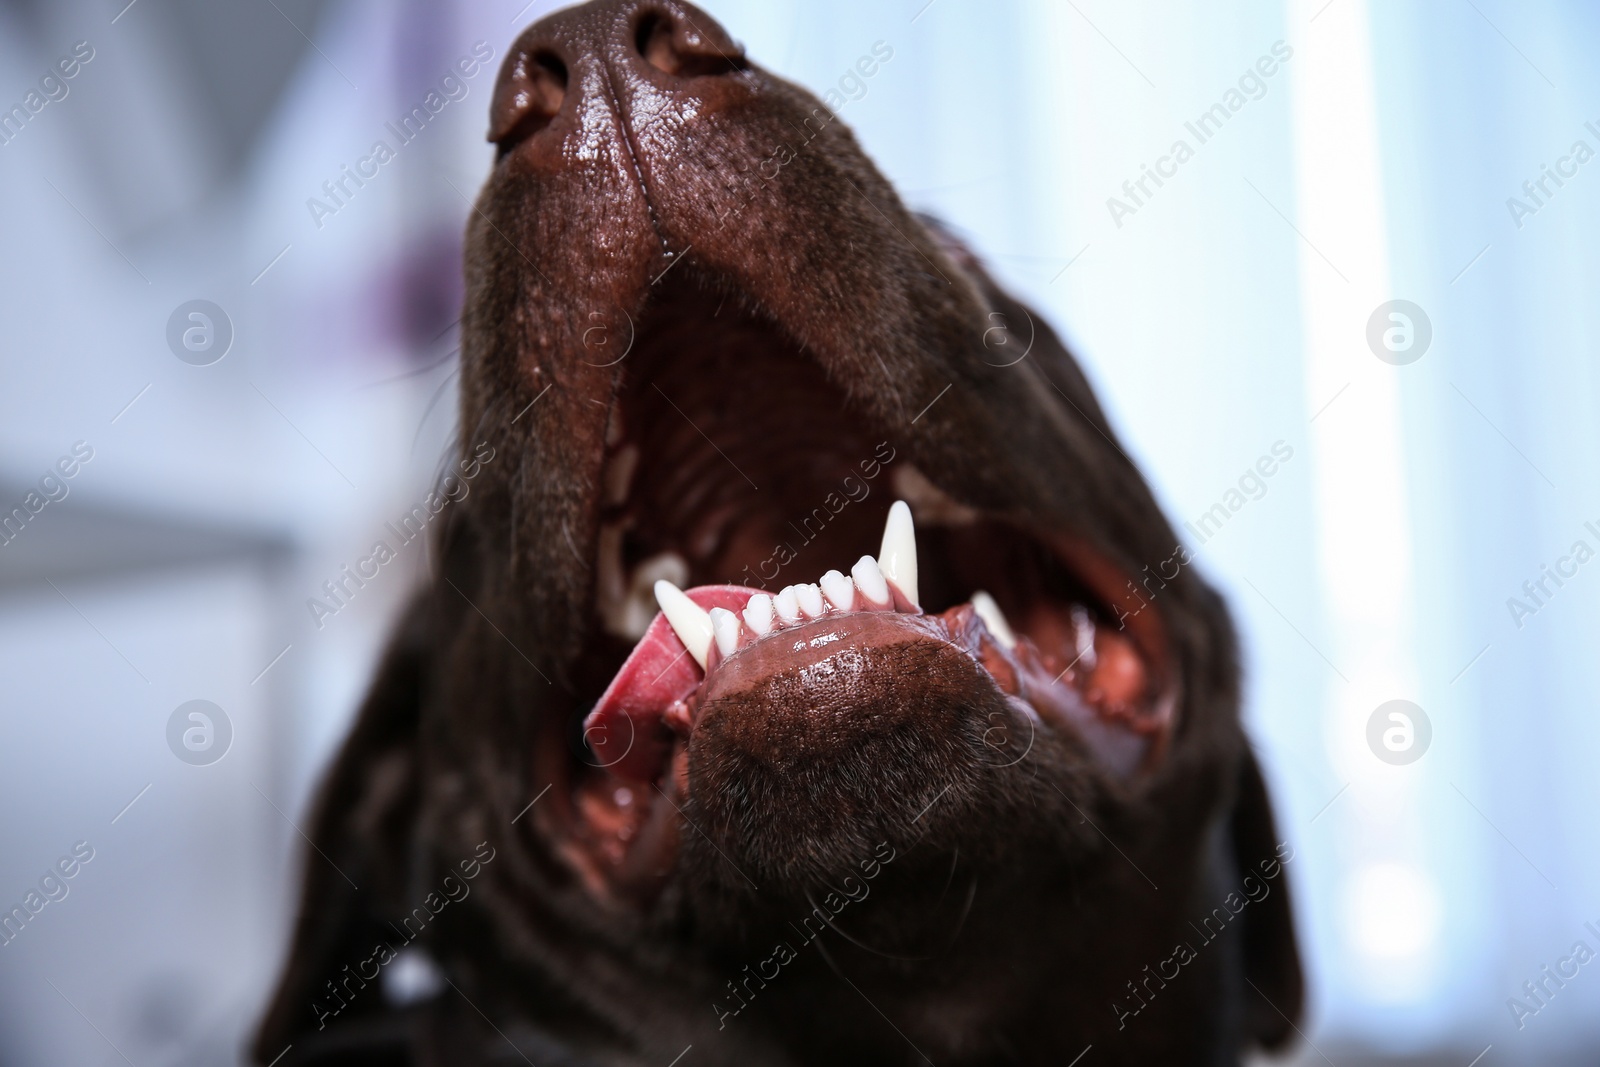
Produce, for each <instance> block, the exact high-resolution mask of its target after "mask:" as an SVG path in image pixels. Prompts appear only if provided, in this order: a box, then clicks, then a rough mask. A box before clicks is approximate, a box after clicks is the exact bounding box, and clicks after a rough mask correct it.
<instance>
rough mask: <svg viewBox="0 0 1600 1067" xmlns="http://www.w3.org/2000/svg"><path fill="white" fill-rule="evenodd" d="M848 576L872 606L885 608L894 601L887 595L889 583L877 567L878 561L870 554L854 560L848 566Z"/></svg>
mask: <svg viewBox="0 0 1600 1067" xmlns="http://www.w3.org/2000/svg"><path fill="white" fill-rule="evenodd" d="M850 577H852V578H854V579H855V582H856V589H857V591H859V592H860V593H861V596H862V597H863V598H864V599H865V600H866V601H867V602H868V603H869V604H870V605H872V606H873V607H877V608H886V607H889V606H890V605H892V604H893V603H894V601H893V599H892V598H891V597H890V596H889V584H888V583H887V582H885V581H884V580H883V572H882V571H881V570H879V569H878V561H877V560H875V559H873V558H872V557H871V556H862V557H861V558H860V559H858V560H856V565H855V566H854V567H851V568H850Z"/></svg>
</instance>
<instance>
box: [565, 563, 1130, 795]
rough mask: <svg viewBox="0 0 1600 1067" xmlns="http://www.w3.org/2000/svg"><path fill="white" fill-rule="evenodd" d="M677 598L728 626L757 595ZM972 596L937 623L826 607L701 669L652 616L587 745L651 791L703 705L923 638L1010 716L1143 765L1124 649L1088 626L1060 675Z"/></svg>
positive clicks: (1126, 763) (705, 591) (724, 592)
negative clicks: (964, 663) (1078, 736)
mask: <svg viewBox="0 0 1600 1067" xmlns="http://www.w3.org/2000/svg"><path fill="white" fill-rule="evenodd" d="M679 595H681V596H683V597H685V599H686V600H688V601H692V602H693V603H694V604H696V605H699V607H701V608H703V609H707V610H709V611H715V612H722V613H725V614H727V615H729V616H730V617H731V616H732V613H733V612H736V611H739V610H740V609H741V607H742V606H745V605H747V604H748V603H749V601H750V600H751V599H753V598H756V597H759V596H761V595H763V594H761V593H760V592H759V591H758V590H754V589H750V588H747V587H743V586H728V585H724V586H700V587H696V588H693V589H689V590H687V591H686V592H685V593H682V594H679ZM976 599H977V601H978V603H977V604H974V603H972V602H968V603H964V604H959V605H957V606H955V607H953V608H950V609H949V610H947V611H945V612H942V613H939V614H936V615H928V614H924V613H923V612H922V611H921V609H918V608H914V607H912V606H910V605H908V604H907V603H906V602H905V600H904V598H899V599H898V602H897V604H896V605H895V608H898V610H895V609H894V608H889V607H884V606H879V605H873V604H872V603H870V602H863V603H862V604H860V605H859V606H858V609H857V610H845V611H839V610H836V609H831V608H830V609H829V610H828V611H827V612H826V613H823V614H820V615H819V616H818V617H816V618H811V619H805V618H802V619H801V620H800V621H798V622H797V623H794V624H791V625H789V626H787V627H784V628H781V629H774V630H773V631H771V632H770V633H768V634H765V635H759V636H757V635H751V634H749V633H744V634H743V635H742V637H741V639H740V642H739V643H738V645H737V646H736V647H730V648H729V650H728V651H727V652H726V653H724V651H723V649H722V648H721V647H719V645H718V644H717V643H715V642H711V643H710V644H709V646H708V653H707V654H708V659H707V664H706V667H705V668H704V669H702V668H701V667H700V666H699V665H698V663H697V662H696V661H695V658H694V657H692V656H691V655H690V649H689V648H688V646H686V645H685V644H684V642H683V641H682V640H680V639H679V638H678V636H677V633H676V632H675V631H674V628H673V624H672V623H671V622H670V621H669V619H668V617H667V615H666V614H663V615H660V616H658V617H657V618H656V619H655V621H654V622H653V623H652V624H651V626H650V628H649V630H648V631H647V632H646V634H645V636H644V637H643V638H641V639H640V641H639V643H638V645H637V646H635V648H634V651H633V653H632V654H631V655H630V656H629V657H628V659H627V661H626V662H625V663H624V664H623V666H622V668H621V670H619V671H618V672H617V675H616V677H615V678H614V679H613V681H612V683H611V685H610V686H608V687H607V689H606V692H605V693H604V694H603V695H602V696H601V698H600V700H599V701H598V702H597V703H596V705H595V707H594V709H593V710H592V711H591V712H590V713H589V715H588V717H587V719H586V721H585V724H584V736H585V739H586V740H587V741H588V743H589V746H590V750H591V751H592V752H593V753H594V755H595V759H596V762H597V764H598V765H599V766H600V767H602V768H604V769H605V770H607V771H609V772H610V773H611V774H612V775H615V776H616V777H618V778H620V779H624V780H629V781H636V782H654V781H657V780H659V779H660V778H661V776H662V775H663V774H664V773H665V772H666V769H667V767H668V765H669V764H670V763H671V762H672V760H671V757H672V753H673V752H674V751H675V750H677V749H678V748H679V747H680V746H681V745H682V744H683V743H685V742H687V740H688V738H689V737H690V736H691V735H692V733H693V731H694V728H695V725H696V723H697V721H698V717H699V713H700V710H701V707H702V706H703V703H704V701H705V700H706V699H707V698H708V697H712V696H727V695H729V694H730V693H735V692H737V691H739V690H740V689H742V688H749V687H753V686H756V685H759V684H761V683H762V682H763V681H764V680H765V679H766V678H769V677H771V676H773V675H776V674H778V673H780V672H783V671H791V670H799V671H800V672H801V674H802V677H803V678H805V679H806V681H807V684H815V685H817V686H825V685H828V684H829V683H830V680H831V679H830V672H829V671H828V670H827V664H828V662H829V659H830V657H833V656H836V655H840V654H843V653H845V652H846V651H847V650H856V651H860V650H863V649H867V648H869V647H871V646H882V645H888V644H893V643H902V642H904V641H906V640H908V639H910V640H927V641H936V642H941V643H944V644H948V645H952V646H954V647H956V648H958V649H960V650H961V651H962V652H964V653H965V654H967V655H968V656H970V657H971V658H972V659H973V660H974V661H975V662H977V663H978V664H979V665H981V666H982V667H983V668H984V670H985V671H986V672H987V673H988V675H989V677H990V678H991V679H992V680H993V681H994V683H995V685H996V687H997V688H998V689H999V690H1000V691H1001V692H1002V693H1004V694H1005V695H1006V696H1008V697H1011V698H1014V700H1013V703H1014V705H1015V706H1016V708H1017V710H1018V712H1019V714H1022V715H1024V716H1027V717H1029V718H1032V719H1034V720H1035V721H1041V722H1044V723H1046V724H1048V725H1049V726H1052V727H1063V728H1066V729H1069V730H1074V731H1079V732H1084V733H1087V734H1088V736H1087V737H1086V740H1088V741H1089V742H1090V743H1091V745H1093V746H1094V747H1096V749H1097V751H1099V752H1100V754H1101V755H1102V756H1104V757H1106V758H1107V759H1108V760H1109V762H1110V763H1111V764H1112V767H1113V769H1114V770H1116V771H1118V772H1119V773H1123V774H1126V773H1131V772H1132V770H1133V769H1134V768H1135V767H1136V766H1138V764H1139V763H1140V761H1141V760H1142V759H1143V757H1144V755H1145V753H1146V749H1147V741H1148V738H1147V737H1146V736H1145V735H1146V734H1147V733H1148V731H1147V730H1146V729H1143V728H1141V726H1140V724H1138V723H1137V722H1136V717H1135V716H1134V715H1131V714H1130V709H1131V708H1133V707H1134V706H1135V705H1136V703H1137V701H1138V700H1139V699H1140V698H1141V696H1142V692H1143V690H1144V688H1145V686H1146V682H1147V679H1146V677H1145V672H1144V669H1143V666H1142V663H1141V662H1140V661H1139V660H1138V658H1137V653H1135V652H1134V651H1133V649H1132V646H1131V643H1129V642H1128V641H1127V639H1126V638H1124V637H1122V636H1121V635H1118V634H1115V633H1111V632H1105V631H1096V630H1095V629H1094V627H1093V624H1092V623H1087V625H1088V627H1089V629H1088V630H1087V632H1080V635H1079V640H1078V648H1079V650H1080V651H1079V652H1078V654H1077V656H1076V657H1074V658H1072V659H1071V661H1070V662H1068V663H1067V664H1066V665H1065V666H1064V667H1061V668H1060V669H1057V667H1058V660H1059V657H1050V656H1047V655H1045V654H1042V653H1041V652H1040V651H1039V650H1038V648H1037V647H1036V646H1035V645H1034V644H1033V642H1032V641H1031V640H1027V639H1023V640H1021V641H1018V640H1017V639H1016V638H1015V635H1013V634H1010V633H1001V632H1000V631H1001V630H1002V629H1005V630H1009V627H1006V626H1005V625H1004V620H1003V619H999V620H995V619H994V617H993V616H992V615H991V614H990V613H991V610H997V609H994V608H993V605H992V602H990V603H989V604H984V603H983V601H984V599H985V598H983V597H978V598H976ZM1074 615H1075V617H1076V616H1077V615H1078V613H1077V612H1075V613H1074ZM1085 642H1087V644H1086V645H1085ZM1086 660H1087V662H1085V661H1086ZM1113 723H1114V724H1116V725H1117V726H1121V727H1125V728H1127V727H1131V730H1129V731H1127V732H1128V734H1129V736H1127V737H1126V738H1120V737H1119V738H1118V739H1117V740H1115V741H1114V742H1111V741H1108V739H1109V738H1112V737H1113V736H1115V735H1116V734H1117V731H1116V730H1115V729H1114V728H1113V727H1112V724H1113ZM1107 744H1109V745H1110V748H1109V749H1107V748H1106V747H1105V746H1106V745H1107Z"/></svg>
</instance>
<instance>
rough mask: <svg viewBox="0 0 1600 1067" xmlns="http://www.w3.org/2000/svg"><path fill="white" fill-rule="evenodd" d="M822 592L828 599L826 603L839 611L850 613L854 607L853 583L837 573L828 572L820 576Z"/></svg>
mask: <svg viewBox="0 0 1600 1067" xmlns="http://www.w3.org/2000/svg"><path fill="white" fill-rule="evenodd" d="M822 592H823V594H824V595H825V596H826V597H827V598H828V603H830V604H832V605H833V606H834V607H836V608H838V609H839V610H840V611H850V610H852V609H853V608H854V607H855V606H856V586H855V583H854V582H852V581H851V580H850V579H848V578H846V577H845V576H844V575H842V574H840V573H839V572H838V571H829V572H828V573H827V574H824V575H823V576H822Z"/></svg>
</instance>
